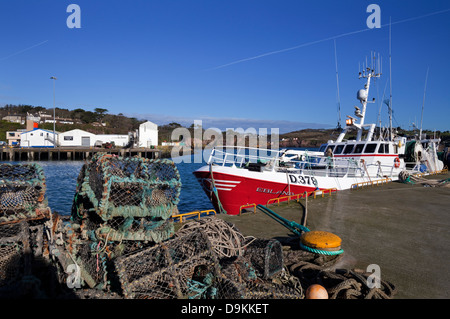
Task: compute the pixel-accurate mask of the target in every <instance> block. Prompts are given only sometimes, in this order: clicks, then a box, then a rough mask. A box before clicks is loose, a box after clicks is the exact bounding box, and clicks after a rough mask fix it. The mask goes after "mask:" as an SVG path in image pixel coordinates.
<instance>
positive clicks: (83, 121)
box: [0, 104, 450, 148]
mask: <svg viewBox="0 0 450 319" xmlns="http://www.w3.org/2000/svg"><path fill="white" fill-rule="evenodd" d="M39 113H41V114H47V115H51V118H53V108H51V109H46V108H44V107H42V106H32V105H22V104H20V105H13V104H7V105H5V106H3V107H0V119H2V118H3V117H5V116H7V115H19V116H22V117H24V118H25V117H26V116H27V114H33V115H38V114H39ZM55 115H56V118H65V119H71V120H73V121H74V122H75V124H60V123H56V125H55V126H56V127H55V129H56V131H59V132H65V131H69V130H73V129H81V130H84V131H87V132H91V133H93V134H128V132H132V131H135V130H137V129H138V128H139V125H140V124H142V123H144V122H145V121H146V120H138V119H136V118H134V117H131V118H130V117H126V116H124V115H123V114H122V113H119V114H118V115H114V114H108V110H107V109H104V108H95V109H94V111H86V110H84V109H82V108H77V109H75V110H68V109H62V108H58V107H57V108H56V109H55ZM39 127H40V128H43V129H47V130H53V123H45V124H39ZM181 127H183V126H182V125H180V124H179V123H175V122H172V123H168V124H165V125H159V126H158V135H159V137H158V139H159V143H161V142H164V141H166V142H171V141H172V132H173V130H174V129H176V128H181ZM22 128H25V124H19V123H11V122H8V121H3V120H1V121H0V140H1V141H6V132H7V131H15V130H17V129H22ZM187 129H188V130H189V132H190V134H191V136H192V137H193V136H194V127H193V125H192V126H190V127H188V128H187ZM396 130H397V131H398V134H400V135H402V136H413V135H414V132H413V131H408V130H403V129H401V128H400V127H398V128H396ZM339 133H340V131H339V130H337V129H304V130H299V131H294V132H289V133H285V134H280V142H279V145H280V147H310V148H316V147H319V146H320V145H321V144H323V143H326V142H327V141H328V140H335V139H336V138H337V136H338V135H339ZM416 133H417V132H416ZM424 133H426V134H427V136H429V137H433V136H434V135H435V134H436V137H440V138H441V139H442V143H441V144H443V145H444V144H448V145H450V131H445V132H440V131H436V132H433V131H431V130H424ZM223 134H224V137H225V132H223ZM354 137H356V133H355V134H354ZM350 138H352V135H350ZM224 140H225V138H224ZM260 147H266V146H265V145H260Z"/></svg>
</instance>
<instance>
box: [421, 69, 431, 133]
mask: <svg viewBox="0 0 450 319" xmlns="http://www.w3.org/2000/svg"><path fill="white" fill-rule="evenodd" d="M429 70H430V68H429V67H428V68H427V75H426V76H425V88H424V90H423V102H422V116H421V118H420V132H419V140H421V139H422V123H423V108H424V105H425V93H426V92H427V81H428V71H429Z"/></svg>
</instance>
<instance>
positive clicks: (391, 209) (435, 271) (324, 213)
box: [217, 173, 450, 299]
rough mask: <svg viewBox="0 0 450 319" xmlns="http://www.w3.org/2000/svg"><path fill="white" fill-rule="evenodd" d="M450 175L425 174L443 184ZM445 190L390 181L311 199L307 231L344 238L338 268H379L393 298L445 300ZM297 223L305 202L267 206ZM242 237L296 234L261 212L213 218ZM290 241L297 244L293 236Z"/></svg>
mask: <svg viewBox="0 0 450 319" xmlns="http://www.w3.org/2000/svg"><path fill="white" fill-rule="evenodd" d="M448 178H450V173H447V174H444V175H434V176H429V177H427V179H434V180H444V179H448ZM449 200H450V188H449V187H425V186H424V185H422V184H415V185H411V184H403V183H400V182H391V183H388V184H384V185H382V186H373V187H364V188H361V189H356V190H345V191H339V192H337V193H336V194H333V195H331V196H325V197H323V198H321V197H318V198H316V199H309V200H308V204H307V207H308V214H307V223H306V226H307V227H308V228H309V229H310V230H323V231H328V232H332V233H334V234H336V235H338V236H339V237H340V238H341V239H342V248H343V249H344V251H345V252H344V256H343V258H342V260H341V261H339V262H338V264H337V265H336V268H345V269H353V268H359V269H363V270H366V269H367V267H368V266H369V265H371V264H376V265H378V266H379V267H380V270H381V278H382V279H385V280H388V281H390V282H392V283H393V284H394V285H395V286H396V287H397V294H396V295H395V298H400V299H403V298H407V299H415V298H424V299H437V298H439V299H441V298H450V271H449V269H450V249H449V248H448V245H449V243H450V232H449V229H450V209H449V202H450V201H449ZM268 207H269V208H271V209H272V210H273V211H275V212H276V213H277V214H279V215H280V216H283V217H285V218H287V219H289V220H293V221H295V222H297V223H299V224H300V223H301V220H302V216H303V213H304V208H305V200H301V201H300V203H297V202H296V201H292V202H290V203H289V205H288V204H286V203H280V205H279V206H277V204H271V205H269V206H268ZM217 216H219V217H221V218H223V219H225V220H228V221H230V222H232V223H234V224H235V225H236V226H237V227H238V228H239V230H240V231H241V232H242V233H243V234H244V235H246V236H255V237H260V238H277V239H280V240H282V239H286V238H291V239H292V237H294V235H293V234H292V233H291V232H290V231H289V230H288V229H287V228H285V227H283V226H282V225H280V224H278V223H277V222H276V221H274V220H273V219H271V218H270V217H269V216H267V215H265V214H264V213H262V212H260V211H257V213H256V214H253V212H247V213H243V214H241V215H237V216H230V215H217ZM294 240H295V239H294Z"/></svg>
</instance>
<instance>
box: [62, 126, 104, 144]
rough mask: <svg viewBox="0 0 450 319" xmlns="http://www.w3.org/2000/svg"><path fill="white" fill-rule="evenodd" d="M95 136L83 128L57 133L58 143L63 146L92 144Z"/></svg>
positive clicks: (95, 138)
mask: <svg viewBox="0 0 450 319" xmlns="http://www.w3.org/2000/svg"><path fill="white" fill-rule="evenodd" d="M96 140H97V136H96V135H95V134H93V133H89V132H86V131H83V130H79V129H75V130H70V131H67V132H64V133H60V134H59V145H60V146H62V147H64V146H84V147H90V146H94V144H95V141H96Z"/></svg>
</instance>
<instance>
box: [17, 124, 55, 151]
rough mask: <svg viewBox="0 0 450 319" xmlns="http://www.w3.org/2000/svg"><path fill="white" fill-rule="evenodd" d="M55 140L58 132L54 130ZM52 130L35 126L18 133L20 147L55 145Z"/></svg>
mask: <svg viewBox="0 0 450 319" xmlns="http://www.w3.org/2000/svg"><path fill="white" fill-rule="evenodd" d="M55 135H56V140H57V139H58V132H55ZM53 141H54V137H53V132H52V131H47V130H44V129H41V128H37V129H34V130H31V131H27V132H23V133H21V134H20V146H21V147H55V145H54V143H53Z"/></svg>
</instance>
